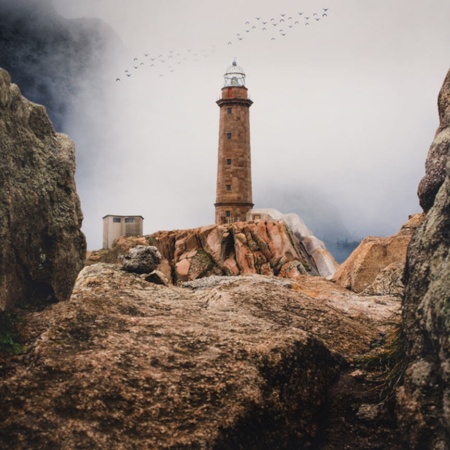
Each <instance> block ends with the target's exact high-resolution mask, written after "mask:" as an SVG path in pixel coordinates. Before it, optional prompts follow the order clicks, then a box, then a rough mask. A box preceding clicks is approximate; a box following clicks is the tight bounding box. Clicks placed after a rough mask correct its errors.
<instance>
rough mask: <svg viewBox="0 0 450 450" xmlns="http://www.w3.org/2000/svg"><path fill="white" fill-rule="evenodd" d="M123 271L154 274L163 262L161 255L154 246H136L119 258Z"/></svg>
mask: <svg viewBox="0 0 450 450" xmlns="http://www.w3.org/2000/svg"><path fill="white" fill-rule="evenodd" d="M119 260H120V262H121V263H122V269H123V270H126V271H127V272H133V273H150V272H153V271H154V270H155V269H156V268H157V267H158V264H159V263H160V262H161V254H160V253H159V252H158V249H157V248H156V247H153V246H152V245H136V247H133V248H131V249H130V250H129V251H128V253H126V254H125V255H121V256H120V257H119Z"/></svg>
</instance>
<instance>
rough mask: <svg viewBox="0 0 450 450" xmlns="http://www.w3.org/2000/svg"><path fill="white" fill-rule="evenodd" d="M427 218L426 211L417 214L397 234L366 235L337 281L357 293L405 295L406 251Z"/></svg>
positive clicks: (334, 279)
mask: <svg viewBox="0 0 450 450" xmlns="http://www.w3.org/2000/svg"><path fill="white" fill-rule="evenodd" d="M423 219H424V215H423V214H414V215H412V216H410V217H409V220H408V222H406V223H405V224H403V226H402V228H401V229H400V231H399V232H398V233H397V234H395V235H393V236H388V237H385V238H380V237H374V236H368V237H366V238H365V239H364V240H363V241H362V242H361V244H360V245H359V246H358V247H357V248H356V249H355V250H354V251H353V252H352V254H351V255H350V256H349V257H348V259H347V260H346V261H345V262H344V263H343V264H341V266H340V267H339V269H338V270H337V271H336V273H335V274H334V277H333V281H335V282H336V283H337V284H339V285H340V286H342V287H345V288H347V289H350V290H352V291H353V292H357V293H360V292H364V293H367V294H369V295H373V294H381V295H386V294H397V295H401V294H402V293H403V289H404V286H403V283H402V281H401V279H402V276H403V269H404V267H405V261H406V251H407V248H408V245H409V242H410V240H411V236H412V235H413V234H414V232H415V230H416V229H417V228H418V227H419V226H420V225H421V223H422V221H423Z"/></svg>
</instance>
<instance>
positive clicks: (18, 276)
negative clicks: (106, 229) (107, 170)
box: [0, 69, 86, 312]
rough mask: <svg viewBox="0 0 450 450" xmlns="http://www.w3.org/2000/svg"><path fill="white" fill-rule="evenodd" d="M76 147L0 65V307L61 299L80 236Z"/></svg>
mask: <svg viewBox="0 0 450 450" xmlns="http://www.w3.org/2000/svg"><path fill="white" fill-rule="evenodd" d="M74 174H75V149H74V145H73V143H72V141H71V140H70V139H69V138H68V137H67V136H66V135H63V134H59V133H55V132H54V130H53V127H52V124H51V122H50V120H49V118H48V116H47V114H46V111H45V108H44V107H43V106H40V105H36V104H33V103H31V102H29V101H28V100H26V99H25V98H24V97H22V95H21V93H20V91H19V88H18V87H17V86H16V85H15V84H11V81H10V77H9V75H8V73H7V72H6V71H4V70H2V69H0V185H1V187H2V188H1V190H0V241H1V249H0V312H1V311H4V310H6V309H8V308H9V307H11V306H13V305H14V304H21V303H37V304H45V303H49V302H55V301H60V300H67V299H68V298H69V296H70V294H71V292H72V288H73V285H74V282H75V278H76V276H77V274H78V272H79V271H80V270H81V268H82V267H83V261H84V257H85V250H86V243H85V238H84V235H83V233H82V232H81V231H80V228H81V222H82V219H83V216H82V213H81V209H80V202H79V199H78V195H77V193H76V188H75V181H74Z"/></svg>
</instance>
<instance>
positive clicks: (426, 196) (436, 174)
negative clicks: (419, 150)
mask: <svg viewBox="0 0 450 450" xmlns="http://www.w3.org/2000/svg"><path fill="white" fill-rule="evenodd" d="M438 108H439V120H440V124H439V128H438V129H437V131H436V135H435V137H434V141H433V143H432V144H431V147H430V150H429V152H428V156H427V160H426V163H425V176H424V177H423V178H422V180H421V181H420V184H419V189H418V195H419V202H420V206H422V208H423V210H424V211H425V212H428V211H429V210H430V208H431V207H432V206H433V203H434V198H435V197H436V194H437V192H438V191H439V188H440V187H441V185H442V183H443V182H444V179H445V166H446V164H447V161H448V153H449V149H450V70H449V72H448V73H447V77H446V78H445V81H444V84H443V86H442V88H441V91H440V93H439V99H438Z"/></svg>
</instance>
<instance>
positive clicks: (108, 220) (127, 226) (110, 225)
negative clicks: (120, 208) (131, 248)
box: [103, 215, 144, 249]
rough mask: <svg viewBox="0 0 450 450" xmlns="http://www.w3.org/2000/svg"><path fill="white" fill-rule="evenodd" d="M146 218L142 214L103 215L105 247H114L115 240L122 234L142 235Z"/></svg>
mask: <svg viewBox="0 0 450 450" xmlns="http://www.w3.org/2000/svg"><path fill="white" fill-rule="evenodd" d="M143 227H144V218H143V217H142V216H117V215H107V216H105V217H103V248H104V249H108V248H112V244H113V242H114V241H115V240H116V239H117V238H118V237H120V236H127V237H128V236H142V234H143Z"/></svg>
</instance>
